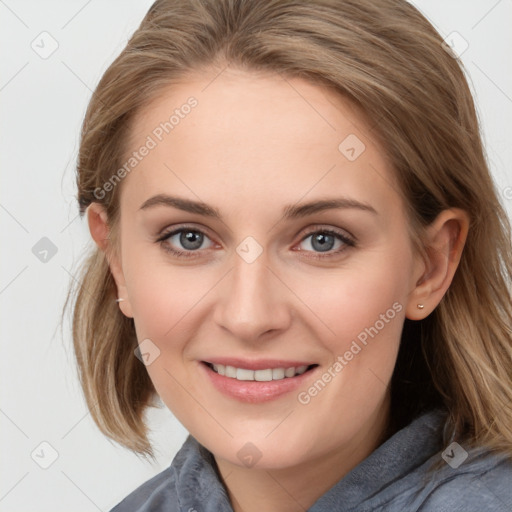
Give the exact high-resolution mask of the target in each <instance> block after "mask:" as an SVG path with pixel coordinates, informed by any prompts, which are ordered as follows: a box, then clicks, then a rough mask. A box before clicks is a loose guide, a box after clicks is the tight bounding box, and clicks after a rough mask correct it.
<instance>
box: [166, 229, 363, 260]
mask: <svg viewBox="0 0 512 512" xmlns="http://www.w3.org/2000/svg"><path fill="white" fill-rule="evenodd" d="M182 232H192V233H200V234H202V235H204V236H205V237H207V238H209V237H208V235H207V234H206V233H205V232H204V231H202V230H200V229H197V228H195V227H189V226H181V227H180V228H178V229H174V230H173V231H169V232H166V233H163V234H162V235H161V236H160V237H159V238H157V240H156V243H159V244H160V245H161V247H162V249H164V251H166V252H168V253H171V254H173V255H174V256H176V257H178V258H195V257H197V253H198V252H199V250H196V251H179V250H176V249H173V248H172V247H170V246H169V245H168V244H165V242H166V241H167V240H168V239H169V238H171V237H173V236H174V235H177V234H178V233H182ZM319 233H322V234H327V235H332V236H334V237H336V238H338V240H340V241H341V242H343V244H344V246H343V247H341V249H338V250H337V251H334V252H329V253H319V252H316V253H313V255H311V256H308V257H309V258H313V259H325V258H331V257H334V256H337V255H338V254H340V253H341V252H343V251H345V250H346V249H347V247H355V246H356V242H355V240H354V239H352V238H349V237H348V236H347V235H345V234H343V233H341V232H339V231H336V230H333V229H318V228H317V229H315V230H312V231H309V232H307V233H306V234H305V235H304V236H303V237H302V239H301V240H300V242H303V241H304V240H306V239H307V238H309V237H310V236H311V235H315V234H319ZM300 252H308V253H309V252H312V251H303V250H300Z"/></svg>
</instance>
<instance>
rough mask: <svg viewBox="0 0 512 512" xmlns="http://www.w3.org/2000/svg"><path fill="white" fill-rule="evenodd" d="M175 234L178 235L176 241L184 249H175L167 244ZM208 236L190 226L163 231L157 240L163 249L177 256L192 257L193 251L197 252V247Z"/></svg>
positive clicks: (198, 247) (193, 255)
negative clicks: (167, 231)
mask: <svg viewBox="0 0 512 512" xmlns="http://www.w3.org/2000/svg"><path fill="white" fill-rule="evenodd" d="M176 235H179V237H178V241H179V243H180V244H181V245H182V247H184V248H185V250H184V251H180V250H177V249H173V248H172V246H171V244H169V240H171V239H172V238H174V237H175V236H176ZM205 237H206V238H208V237H207V236H206V234H205V233H203V232H202V231H200V230H198V229H192V228H180V229H176V230H174V231H171V232H170V233H164V234H163V235H162V236H161V237H160V238H159V239H158V240H157V242H160V243H161V245H162V247H163V249H164V250H165V251H167V252H170V253H171V254H174V255H175V256H178V257H180V258H181V257H184V258H191V257H192V258H193V257H195V256H196V254H194V253H195V252H198V249H200V247H201V246H202V245H203V242H204V239H205Z"/></svg>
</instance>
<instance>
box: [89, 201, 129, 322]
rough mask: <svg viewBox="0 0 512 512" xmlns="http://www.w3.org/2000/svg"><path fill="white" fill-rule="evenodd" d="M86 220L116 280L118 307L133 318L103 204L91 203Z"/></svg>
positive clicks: (121, 269) (121, 268)
mask: <svg viewBox="0 0 512 512" xmlns="http://www.w3.org/2000/svg"><path fill="white" fill-rule="evenodd" d="M87 221H88V223H89V231H90V232H91V236H92V238H93V240H94V241H95V242H96V245H97V246H98V248H99V249H100V250H101V251H102V252H103V253H104V254H105V257H106V258H107V261H108V265H109V268H110V272H111V273H112V276H113V277H114V281H115V282H116V286H117V297H118V298H119V299H123V300H122V301H120V302H119V308H120V309H121V311H122V313H123V314H124V315H125V316H127V317H129V318H133V314H132V307H131V305H130V300H129V297H128V292H127V289H126V283H125V280H124V274H123V267H122V264H121V261H120V258H119V257H118V256H117V252H116V251H115V250H114V247H113V245H112V244H113V241H112V240H111V239H110V236H109V235H110V227H109V225H108V218H107V212H106V211H105V208H104V207H103V205H101V204H100V203H91V204H90V205H89V206H88V208H87Z"/></svg>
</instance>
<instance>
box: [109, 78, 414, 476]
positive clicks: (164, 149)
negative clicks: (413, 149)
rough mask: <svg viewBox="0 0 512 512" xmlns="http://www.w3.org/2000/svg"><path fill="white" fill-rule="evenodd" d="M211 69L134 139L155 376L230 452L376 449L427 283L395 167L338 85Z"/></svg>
mask: <svg viewBox="0 0 512 512" xmlns="http://www.w3.org/2000/svg"><path fill="white" fill-rule="evenodd" d="M213 77H214V75H198V76H195V77H193V78H190V79H188V80H187V81H186V82H183V83H181V84H179V85H174V86H172V87H169V89H168V90H166V91H164V93H163V94H162V95H161V96H160V97H159V98H158V99H156V100H154V101H153V102H152V103H151V105H150V106H149V107H148V108H146V109H145V110H144V111H143V112H142V113H141V114H140V115H139V116H138V117H137V118H136V120H135V123H134V125H133V131H132V134H131V138H130V153H129V154H128V155H127V159H128V158H129V157H130V156H133V155H132V152H133V151H136V152H138V155H139V156H138V157H137V163H136V165H134V166H133V169H131V170H130V172H129V173H127V176H126V177H125V178H124V179H123V181H122V183H121V185H120V186H122V193H121V199H120V201H121V216H120V225H119V228H120V231H119V233H120V252H119V260H118V270H117V271H116V275H115V277H116V281H117V283H118V288H119V296H121V297H123V298H124V299H125V300H124V302H121V303H120V307H121V308H122V310H123V312H124V313H125V314H126V315H127V316H133V318H134V322H135V326H136V333H137V337H138V340H139V343H140V344H142V343H144V345H142V352H143V353H146V354H147V355H146V357H147V371H148V372H149V375H150V377H151V379H152V381H153V383H154V385H155V388H156V390H157V392H158V394H159V395H160V397H161V398H162V400H163V401H164V403H165V404H166V405H167V406H168V407H169V409H170V410H171V411H172V412H173V413H174V415H175V416H176V417H177V418H178V420H180V421H181V422H182V424H183V425H184V426H185V428H186V429H187V430H188V431H189V432H190V433H191V434H192V435H193V436H194V437H195V438H196V439H198V440H199V442H201V443H202V444H203V445H204V446H206V447H207V448H208V449H209V450H210V451H212V452H213V453H214V454H215V455H216V457H217V458H218V459H219V460H220V459H222V460H225V461H229V462H230V463H233V464H238V465H240V466H242V465H244V464H245V465H248V464H252V463H254V462H257V464H258V467H261V468H283V467H291V466H294V465H299V464H301V463H307V462H308V461H310V460H313V459H315V458H321V457H326V456H327V455H328V454H332V453H339V454H341V453H345V454H347V453H352V452H355V451H357V450H359V451H363V452H365V453H366V452H368V451H371V450H372V449H373V448H374V447H375V443H376V442H377V440H378V438H379V436H380V435H381V434H382V431H383V429H384V427H385V424H386V421H387V417H388V416H387V415H388V411H389V386H388V384H389V382H390V379H391V376H392V372H393V368H394V364H395V360H396V356H397V351H398V347H399V341H400V335H401V330H402V327H403V322H404V318H405V312H406V309H407V305H408V302H409V300H410V299H409V294H410V292H411V290H412V289H413V288H414V285H415V282H416V280H417V275H416V270H415V269H416V257H415V255H414V252H413V248H412V242H411V240H410V238H409V235H408V220H407V217H406V215H405V210H404V203H403V201H402V199H401V197H400V195H399V193H398V186H397V185H396V184H395V182H394V177H393V172H392V169H391V168H390V167H389V164H388V162H387V161H386V158H385V156H384V154H383V151H382V150H381V148H380V147H379V145H378V143H377V141H376V140H375V139H374V137H373V135H372V132H370V126H369V120H368V119H366V118H365V117H364V116H363V115H362V114H361V113H360V112H358V111H357V110H356V109H355V107H353V106H352V105H351V104H350V103H348V102H347V101H346V100H345V99H343V98H342V97H340V96H338V95H337V94H335V93H334V92H333V91H330V90H328V89H324V88H322V87H320V86H318V85H312V84H310V83H309V82H306V81H303V80H301V79H287V80H283V79H282V78H281V77H279V76H273V75H272V76H271V75H268V76H261V75H254V74H250V73H247V72H241V71H234V70H231V69H227V70H225V71H224V72H223V73H222V74H220V76H218V77H217V78H216V79H215V80H213ZM212 80H213V81H212ZM191 97H193V98H194V99H193V100H189V98H191ZM186 105H189V107H186ZM176 109H177V110H176ZM173 112H174V118H173V119H171V121H170V122H169V117H170V116H171V115H172V114H173ZM165 122H167V123H168V124H167V125H165ZM144 145H145V147H146V148H148V149H147V150H146V151H145V150H140V148H141V147H142V146H144ZM143 153H144V154H145V155H142V154H143ZM139 157H140V158H139ZM134 162H135V161H133V162H132V163H134ZM118 186H119V185H118ZM172 198H174V199H172ZM180 201H181V202H180ZM328 202H332V203H331V204H329V203H328ZM193 203H201V204H200V205H199V206H200V207H199V206H198V205H195V206H194V205H193ZM306 204H308V205H310V206H308V207H306V206H305V205H306ZM315 204H316V206H315ZM327 206H328V207H327ZM213 364H215V368H216V370H217V371H215V369H214V368H213ZM290 368H291V369H290ZM304 370H305V371H304ZM222 373H224V375H222ZM226 373H227V374H226ZM253 379H256V380H253ZM250 461H253V462H250Z"/></svg>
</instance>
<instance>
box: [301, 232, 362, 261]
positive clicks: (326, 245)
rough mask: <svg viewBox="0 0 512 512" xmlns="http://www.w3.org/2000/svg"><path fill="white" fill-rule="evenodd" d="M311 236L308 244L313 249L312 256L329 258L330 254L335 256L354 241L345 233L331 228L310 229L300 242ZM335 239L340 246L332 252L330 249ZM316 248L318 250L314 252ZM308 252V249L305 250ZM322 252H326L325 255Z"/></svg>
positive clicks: (353, 244)
mask: <svg viewBox="0 0 512 512" xmlns="http://www.w3.org/2000/svg"><path fill="white" fill-rule="evenodd" d="M308 238H311V242H310V245H311V247H312V248H313V249H314V251H313V253H314V254H312V256H311V257H313V258H329V257H331V256H335V255H337V254H339V253H341V252H342V251H344V250H345V249H346V248H347V247H354V246H355V241H354V240H353V239H352V238H349V237H348V236H347V235H345V234H343V233H340V232H338V231H334V230H331V229H322V230H316V231H311V232H310V233H309V234H307V235H306V236H305V237H304V238H303V239H302V240H301V243H302V242H304V241H305V240H307V239H308ZM336 240H338V241H339V242H340V245H341V247H340V246H338V249H337V250H335V251H334V252H329V251H332V249H333V246H334V245H335V243H336ZM299 250H300V251H303V249H299ZM316 250H318V251H319V252H316ZM307 252H310V251H307ZM322 253H328V254H326V255H325V256H324V255H323V254H322Z"/></svg>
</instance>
